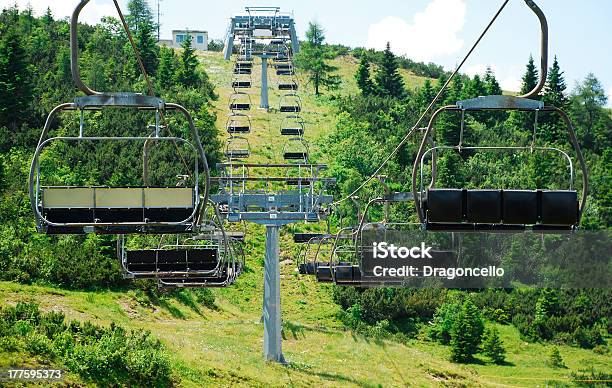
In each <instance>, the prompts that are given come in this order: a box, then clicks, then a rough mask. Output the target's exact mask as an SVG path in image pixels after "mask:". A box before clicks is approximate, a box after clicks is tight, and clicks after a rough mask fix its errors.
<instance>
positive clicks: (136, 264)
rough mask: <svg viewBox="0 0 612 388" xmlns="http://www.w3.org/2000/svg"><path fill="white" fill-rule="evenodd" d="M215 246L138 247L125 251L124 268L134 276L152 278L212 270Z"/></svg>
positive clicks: (216, 256)
mask: <svg viewBox="0 0 612 388" xmlns="http://www.w3.org/2000/svg"><path fill="white" fill-rule="evenodd" d="M218 261H219V256H218V250H217V249H216V248H200V247H197V248H195V247H194V248H177V249H174V248H173V249H140V250H131V251H127V252H126V270H127V271H128V272H130V273H131V274H132V275H134V277H139V278H145V277H146V278H153V277H156V276H158V275H159V274H160V273H161V274H172V273H176V272H181V273H185V272H193V271H196V272H198V271H199V272H202V271H214V270H215V269H216V268H217V264H218Z"/></svg>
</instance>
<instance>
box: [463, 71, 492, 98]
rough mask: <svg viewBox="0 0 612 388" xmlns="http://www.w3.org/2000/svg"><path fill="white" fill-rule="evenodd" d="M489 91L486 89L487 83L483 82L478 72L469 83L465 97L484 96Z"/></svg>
mask: <svg viewBox="0 0 612 388" xmlns="http://www.w3.org/2000/svg"><path fill="white" fill-rule="evenodd" d="M486 93H487V91H486V89H485V84H484V83H483V82H482V79H481V78H480V76H479V75H478V74H476V75H475V76H474V78H472V80H471V81H470V82H468V83H467V85H466V86H465V90H464V95H465V98H476V97H479V96H484V95H485V94H486Z"/></svg>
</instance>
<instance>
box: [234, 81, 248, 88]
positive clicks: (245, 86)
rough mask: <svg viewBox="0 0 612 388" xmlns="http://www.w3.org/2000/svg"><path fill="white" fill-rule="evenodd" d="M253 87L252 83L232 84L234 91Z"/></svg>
mask: <svg viewBox="0 0 612 388" xmlns="http://www.w3.org/2000/svg"><path fill="white" fill-rule="evenodd" d="M250 87H251V81H234V82H232V88H234V89H248V88H250Z"/></svg>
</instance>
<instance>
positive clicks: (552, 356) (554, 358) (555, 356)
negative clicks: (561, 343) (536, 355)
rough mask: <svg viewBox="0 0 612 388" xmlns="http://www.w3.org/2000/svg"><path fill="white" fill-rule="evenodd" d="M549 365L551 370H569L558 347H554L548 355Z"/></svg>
mask: <svg viewBox="0 0 612 388" xmlns="http://www.w3.org/2000/svg"><path fill="white" fill-rule="evenodd" d="M548 365H549V366H550V367H551V368H567V367H566V366H565V362H563V357H561V352H560V351H559V348H558V347H556V346H555V347H553V348H552V349H551V350H550V353H548Z"/></svg>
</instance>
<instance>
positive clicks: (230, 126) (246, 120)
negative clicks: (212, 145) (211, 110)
mask: <svg viewBox="0 0 612 388" xmlns="http://www.w3.org/2000/svg"><path fill="white" fill-rule="evenodd" d="M225 128H226V130H227V133H229V134H230V135H235V134H241V133H242V134H243V133H249V132H251V118H250V117H249V116H248V115H245V114H244V113H232V114H230V115H229V116H228V118H227V122H226V123H225Z"/></svg>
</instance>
